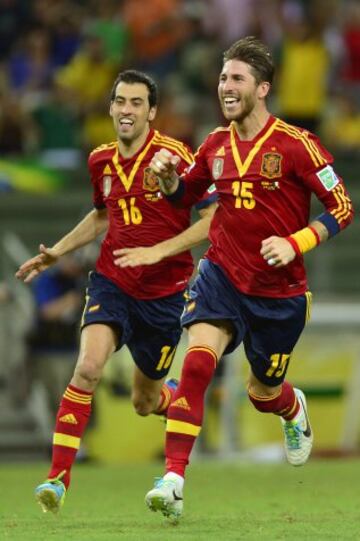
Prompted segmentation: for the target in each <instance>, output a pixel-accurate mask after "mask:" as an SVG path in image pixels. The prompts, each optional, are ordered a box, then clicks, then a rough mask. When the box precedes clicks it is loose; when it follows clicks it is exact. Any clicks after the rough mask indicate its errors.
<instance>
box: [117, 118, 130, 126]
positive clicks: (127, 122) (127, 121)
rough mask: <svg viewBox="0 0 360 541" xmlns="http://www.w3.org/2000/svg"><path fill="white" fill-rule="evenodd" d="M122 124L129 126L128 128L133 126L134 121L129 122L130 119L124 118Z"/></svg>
mask: <svg viewBox="0 0 360 541" xmlns="http://www.w3.org/2000/svg"><path fill="white" fill-rule="evenodd" d="M120 124H127V125H128V126H132V124H133V121H132V120H129V119H128V118H122V119H121V120H120Z"/></svg>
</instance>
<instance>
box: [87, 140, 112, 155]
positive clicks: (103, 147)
mask: <svg viewBox="0 0 360 541" xmlns="http://www.w3.org/2000/svg"><path fill="white" fill-rule="evenodd" d="M117 144H118V143H117V141H113V142H111V143H105V144H103V145H100V146H98V147H96V148H94V150H92V151H91V152H90V156H92V155H93V154H96V153H97V152H101V151H102V150H111V149H112V148H116V147H117Z"/></svg>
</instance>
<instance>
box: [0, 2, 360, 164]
mask: <svg viewBox="0 0 360 541" xmlns="http://www.w3.org/2000/svg"><path fill="white" fill-rule="evenodd" d="M247 34H253V35H256V36H259V37H261V38H262V39H264V40H265V41H266V42H267V43H268V44H269V45H270V46H271V48H272V50H273V52H274V55H275V58H276V59H277V63H278V73H277V78H276V81H275V85H274V91H273V94H272V104H271V110H272V111H273V112H274V113H275V114H279V115H280V116H282V117H283V118H285V119H286V120H289V121H290V122H292V123H294V124H296V125H299V126H305V127H307V128H308V129H310V130H312V131H314V132H316V133H319V134H320V135H321V136H322V139H323V141H324V143H325V144H326V145H328V146H329V147H330V148H331V149H333V148H334V147H335V149H337V150H339V151H341V152H344V153H345V154H346V155H348V154H351V155H352V154H353V153H355V154H356V153H357V154H359V153H360V92H359V90H360V3H359V2H358V1H357V0H311V1H310V0H146V2H140V1H139V0H102V1H101V2H98V1H96V0H0V57H1V65H0V152H1V154H2V156H3V157H6V156H7V157H16V156H17V155H21V156H24V155H27V156H31V157H32V158H34V157H36V159H38V160H39V161H40V162H41V163H42V164H44V165H50V166H55V167H61V168H63V169H69V170H76V169H77V168H78V167H79V166H81V164H83V163H84V161H85V160H86V157H87V153H88V151H89V150H91V149H92V148H94V147H96V146H98V145H99V144H102V143H104V142H107V141H111V140H113V138H114V135H113V128H112V124H111V122H109V118H108V105H109V92H110V89H111V86H112V82H113V80H114V78H115V76H116V74H117V72H118V71H119V70H122V69H126V68H129V67H132V68H138V69H141V70H145V71H147V72H149V73H151V74H152V75H153V76H154V77H155V78H156V80H157V81H158V83H159V85H160V90H161V106H160V110H159V113H158V117H157V121H156V127H159V128H160V129H161V130H163V131H165V132H166V133H168V134H169V135H172V136H174V137H177V138H179V139H182V140H184V141H186V142H188V143H189V144H190V145H191V146H193V147H196V146H197V145H198V144H199V143H200V142H201V141H202V138H203V136H204V135H205V134H206V133H207V132H208V131H209V129H210V130H211V129H212V128H213V127H214V126H216V125H218V124H219V123H221V122H222V119H221V117H220V116H219V115H220V112H219V108H218V105H217V97H216V85H217V78H218V69H219V66H220V63H221V55H222V52H223V51H224V50H225V49H226V47H227V46H228V45H229V44H230V43H231V42H233V41H234V40H236V39H237V38H238V37H241V36H244V35H247Z"/></svg>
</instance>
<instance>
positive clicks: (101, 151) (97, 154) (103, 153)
mask: <svg viewBox="0 0 360 541" xmlns="http://www.w3.org/2000/svg"><path fill="white" fill-rule="evenodd" d="M116 147H117V141H113V142H112V143H106V144H104V145H100V146H98V147H96V148H94V150H92V151H91V152H90V154H89V158H88V163H89V165H90V166H93V165H95V164H97V163H99V162H102V161H103V160H106V159H108V158H109V156H110V155H112V154H113V153H114V150H115V149H116Z"/></svg>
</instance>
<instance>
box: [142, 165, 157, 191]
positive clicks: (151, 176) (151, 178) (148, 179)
mask: <svg viewBox="0 0 360 541" xmlns="http://www.w3.org/2000/svg"><path fill="white" fill-rule="evenodd" d="M143 188H144V190H148V191H149V192H156V191H157V190H159V189H160V186H159V180H158V178H157V176H156V175H155V173H154V171H153V170H152V169H151V168H150V167H146V168H145V169H144V179H143Z"/></svg>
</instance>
